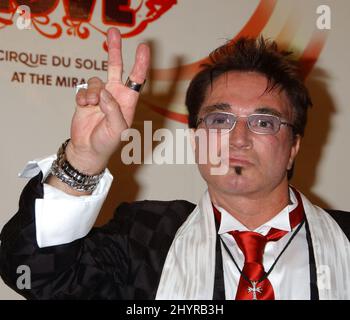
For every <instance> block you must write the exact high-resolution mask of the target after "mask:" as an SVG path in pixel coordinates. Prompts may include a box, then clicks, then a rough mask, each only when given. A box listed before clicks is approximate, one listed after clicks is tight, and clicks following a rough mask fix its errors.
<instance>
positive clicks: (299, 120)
mask: <svg viewBox="0 0 350 320" xmlns="http://www.w3.org/2000/svg"><path fill="white" fill-rule="evenodd" d="M291 55H292V53H291V52H287V51H283V50H279V49H278V47H277V43H276V42H274V41H271V40H266V39H264V38H263V37H260V38H259V39H252V38H240V39H238V40H237V41H235V42H229V43H227V44H225V45H223V46H221V47H219V48H217V49H216V50H214V51H213V52H212V53H211V54H210V55H209V61H208V62H207V63H205V64H202V66H201V67H202V70H201V71H200V72H199V73H198V74H197V75H196V76H195V77H194V78H193V79H192V81H191V83H190V85H189V87H188V90H187V94H186V106H187V109H188V113H189V127H190V128H196V127H197V118H198V112H199V110H200V108H201V106H202V103H203V101H204V98H205V95H206V91H207V88H208V87H209V85H212V83H213V81H214V80H215V79H216V78H218V77H219V76H220V75H222V74H225V73H227V72H230V71H240V72H257V73H260V74H262V75H264V76H265V77H266V78H267V80H268V85H267V88H266V90H267V91H269V90H273V89H275V88H278V89H280V90H284V91H285V93H286V95H287V97H288V99H289V102H290V105H291V107H292V109H293V125H294V129H293V133H294V135H297V134H299V135H301V136H303V134H304V130H305V126H306V121H307V109H308V107H310V106H311V105H312V103H311V99H310V96H309V93H308V90H307V88H306V87H305V85H304V83H303V81H302V79H301V74H300V73H299V67H298V64H297V62H296V61H295V60H293V59H292V57H291Z"/></svg>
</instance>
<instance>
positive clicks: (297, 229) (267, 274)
mask: <svg viewBox="0 0 350 320" xmlns="http://www.w3.org/2000/svg"><path fill="white" fill-rule="evenodd" d="M304 222H305V219H303V221H302V222H301V223H300V224H299V226H298V228H296V229H295V231H294V232H293V234H292V236H291V237H290V239H289V240H288V242H287V243H286V245H285V246H284V248H283V249H282V251H281V252H280V254H279V255H278V257H277V258H276V260H275V261H274V263H273V264H272V266H271V267H270V269H269V270H268V271H267V272H265V274H264V275H263V276H262V277H261V278H260V279H259V280H257V281H252V280H250V279H249V278H248V277H247V275H246V274H245V273H244V272H243V270H241V269H240V267H239V266H238V264H237V262H236V260H235V259H234V257H233V255H232V254H231V252H230V250H229V249H228V248H227V245H226V243H225V242H224V240H222V237H221V236H219V238H220V241H221V243H222V244H223V246H224V248H225V250H226V252H227V253H228V254H229V256H230V257H231V259H232V261H233V263H234V265H235V266H236V268H237V270H238V271H239V273H240V274H241V276H242V277H243V278H244V279H245V280H246V281H247V282H248V283H250V285H252V286H253V287H255V286H256V285H257V284H258V283H260V282H262V281H264V280H265V279H266V278H267V277H268V276H269V275H270V273H271V272H272V270H273V268H274V267H275V265H276V263H277V261H278V260H279V259H280V257H281V256H282V254H283V252H284V251H285V250H286V249H287V248H288V246H289V245H290V244H291V242H292V240H293V239H294V238H295V236H296V235H297V234H298V232H299V230H300V229H301V227H302V226H303V224H304Z"/></svg>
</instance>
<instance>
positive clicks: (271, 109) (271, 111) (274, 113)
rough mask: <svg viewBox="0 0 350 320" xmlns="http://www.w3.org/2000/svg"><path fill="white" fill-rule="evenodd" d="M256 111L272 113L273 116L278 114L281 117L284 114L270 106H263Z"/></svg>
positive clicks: (255, 111)
mask: <svg viewBox="0 0 350 320" xmlns="http://www.w3.org/2000/svg"><path fill="white" fill-rule="evenodd" d="M254 113H262V114H271V115H273V116H277V117H280V118H281V117H282V116H283V115H282V113H281V112H279V111H277V110H276V109H273V108H270V107H261V108H258V109H255V110H254Z"/></svg>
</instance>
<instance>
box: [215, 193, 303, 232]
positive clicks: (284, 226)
mask: <svg viewBox="0 0 350 320" xmlns="http://www.w3.org/2000/svg"><path fill="white" fill-rule="evenodd" d="M289 195H290V204H288V205H287V206H286V207H285V208H283V209H282V210H281V211H280V212H279V213H278V214H277V215H275V216H274V217H273V218H272V219H270V220H269V221H267V222H266V223H264V224H263V225H261V226H259V227H258V228H256V229H255V230H249V229H248V228H247V227H246V226H244V225H243V224H242V223H241V222H239V221H238V220H237V219H236V218H234V217H233V216H232V215H231V214H229V213H228V212H227V211H226V210H225V209H224V208H221V207H219V206H216V208H217V209H218V210H219V211H220V213H221V223H220V228H219V232H218V233H219V234H223V233H227V232H229V231H232V230H237V231H255V232H258V233H260V234H262V235H266V234H267V233H268V232H269V231H270V229H271V228H276V229H279V230H284V231H288V232H289V231H291V230H292V228H291V225H290V220H289V213H290V212H291V211H292V210H294V209H295V208H296V207H297V205H298V200H297V199H296V197H295V195H294V193H293V190H292V189H291V188H289Z"/></svg>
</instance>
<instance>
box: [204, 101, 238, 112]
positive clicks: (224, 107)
mask: <svg viewBox="0 0 350 320" xmlns="http://www.w3.org/2000/svg"><path fill="white" fill-rule="evenodd" d="M217 110H221V111H231V105H229V104H228V103H215V104H212V105H209V106H205V107H203V108H202V113H203V114H207V113H210V112H213V111H217Z"/></svg>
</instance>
